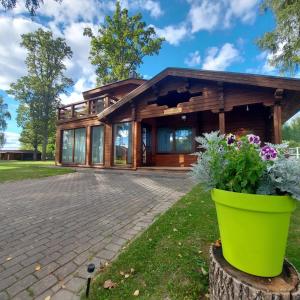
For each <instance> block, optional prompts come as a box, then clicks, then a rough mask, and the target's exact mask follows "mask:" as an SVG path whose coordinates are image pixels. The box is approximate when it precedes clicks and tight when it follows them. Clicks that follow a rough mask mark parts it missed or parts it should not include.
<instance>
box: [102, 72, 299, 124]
mask: <svg viewBox="0 0 300 300" xmlns="http://www.w3.org/2000/svg"><path fill="white" fill-rule="evenodd" d="M167 76H175V77H183V78H195V79H202V80H211V81H217V82H228V83H237V84H245V85H251V86H259V87H267V88H274V89H285V90H290V91H300V79H295V78H287V77H278V76H265V75H254V74H246V73H233V72H221V71H206V70H195V69H185V68H167V69H165V70H163V71H162V72H161V73H159V74H157V75H156V76H155V77H153V78H152V79H151V80H149V81H146V82H144V83H143V84H142V85H140V86H139V87H137V88H136V89H134V90H133V91H131V92H130V93H128V94H127V95H126V96H125V97H124V98H122V99H121V100H119V101H118V102H116V103H115V104H113V105H111V106H110V107H108V108H106V109H105V110H103V111H102V112H101V113H99V114H98V117H99V119H100V120H101V119H104V118H106V117H107V116H108V115H110V114H111V113H113V112H115V111H116V110H118V109H119V108H120V107H122V106H123V105H124V104H126V103H128V102H131V101H132V100H133V99H134V98H135V97H137V96H138V95H140V94H141V93H143V92H145V91H146V90H147V89H149V88H150V87H151V86H153V85H155V84H157V83H158V82H159V81H161V80H162V79H164V78H166V77H167Z"/></svg>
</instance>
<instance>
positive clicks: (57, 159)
mask: <svg viewBox="0 0 300 300" xmlns="http://www.w3.org/2000/svg"><path fill="white" fill-rule="evenodd" d="M61 132H62V130H60V129H59V127H58V128H57V129H56V137H55V165H56V166H57V165H58V164H60V163H61V151H62V147H61V146H62V145H61V141H62V135H61Z"/></svg>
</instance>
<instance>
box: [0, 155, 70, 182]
mask: <svg viewBox="0 0 300 300" xmlns="http://www.w3.org/2000/svg"><path fill="white" fill-rule="evenodd" d="M53 167H54V162H53V161H16V160H11V161H4V160H0V182H4V181H14V180H21V179H31V178H41V177H47V176H54V175H61V174H66V173H71V172H74V171H73V170H72V169H70V168H53Z"/></svg>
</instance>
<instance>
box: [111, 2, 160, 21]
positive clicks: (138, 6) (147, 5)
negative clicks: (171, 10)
mask: <svg viewBox="0 0 300 300" xmlns="http://www.w3.org/2000/svg"><path fill="white" fill-rule="evenodd" d="M120 3H121V7H122V8H124V7H125V8H127V9H128V10H134V11H136V10H145V11H147V12H148V13H149V14H150V16H151V17H154V18H158V17H160V16H162V15H163V14H164V11H163V10H162V8H161V6H160V2H159V1H156V0H121V1H120ZM109 6H110V9H111V10H114V9H115V1H110V2H109Z"/></svg>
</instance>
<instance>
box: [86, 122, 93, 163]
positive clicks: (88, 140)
mask: <svg viewBox="0 0 300 300" xmlns="http://www.w3.org/2000/svg"><path fill="white" fill-rule="evenodd" d="M91 143H92V138H91V126H88V127H87V128H86V152H85V164H86V165H87V166H90V165H91V161H92V160H91V157H92V147H91Z"/></svg>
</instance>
